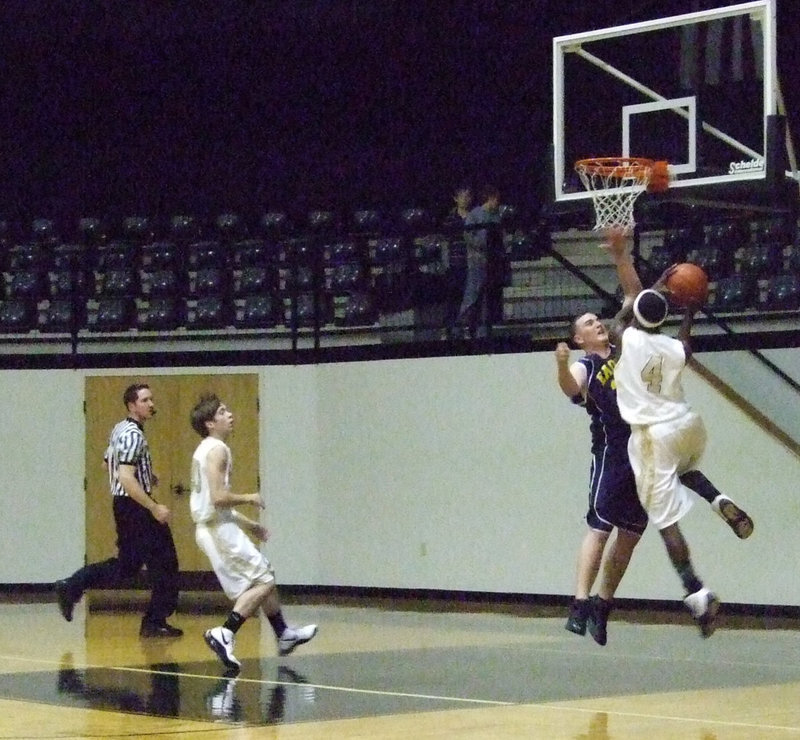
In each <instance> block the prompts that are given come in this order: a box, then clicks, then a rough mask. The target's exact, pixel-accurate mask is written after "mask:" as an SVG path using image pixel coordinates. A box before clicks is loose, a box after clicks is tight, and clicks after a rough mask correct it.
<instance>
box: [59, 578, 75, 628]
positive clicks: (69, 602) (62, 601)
mask: <svg viewBox="0 0 800 740" xmlns="http://www.w3.org/2000/svg"><path fill="white" fill-rule="evenodd" d="M55 587H56V600H57V601H58V610H59V611H60V612H61V616H62V617H64V619H66V620H67V621H68V622H71V621H72V610H73V608H74V607H75V602H76V601H78V599H79V598H80V596H79V597H78V599H76V598H73V593H74V592H73V590H72V588H71V587H70V583H69V581H68V580H67V579H66V578H65V579H64V580H61V581H56V583H55Z"/></svg>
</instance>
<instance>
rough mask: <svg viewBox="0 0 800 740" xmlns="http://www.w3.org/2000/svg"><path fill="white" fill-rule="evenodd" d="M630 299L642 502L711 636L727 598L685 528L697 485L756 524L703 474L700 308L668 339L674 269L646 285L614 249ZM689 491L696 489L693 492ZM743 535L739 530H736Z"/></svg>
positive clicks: (731, 515)
mask: <svg viewBox="0 0 800 740" xmlns="http://www.w3.org/2000/svg"><path fill="white" fill-rule="evenodd" d="M609 252H610V253H611V255H612V258H613V259H614V262H615V264H616V267H617V273H618V275H619V278H620V283H621V284H622V288H623V291H624V294H625V302H624V304H623V308H622V310H621V311H620V314H619V315H618V319H619V320H620V321H621V322H624V323H626V325H627V328H625V329H624V331H623V332H622V342H621V343H622V348H621V353H620V358H619V361H618V362H617V366H616V368H615V372H614V375H615V380H616V385H617V403H618V405H619V410H620V414H621V416H622V418H623V419H624V420H625V421H626V422H628V424H630V426H631V436H630V440H629V442H628V455H629V457H630V462H631V467H632V468H633V472H634V476H635V477H636V487H637V491H638V494H639V499H640V501H641V503H642V506H643V507H644V509H645V511H646V512H647V515H648V518H649V520H650V521H651V522H652V523H653V525H654V526H655V527H657V528H658V530H659V532H660V534H661V537H662V539H663V541H664V545H665V547H666V549H667V554H668V555H669V558H670V561H671V562H672V564H673V566H674V567H675V569H676V571H677V572H678V575H679V576H680V578H681V582H682V583H683V585H684V587H685V589H686V597H685V598H684V603H685V604H686V605H687V607H688V608H689V610H690V611H691V613H692V616H693V617H694V618H695V620H696V621H697V622H698V624H699V626H700V631H701V634H702V635H703V636H704V637H708V636H709V635H711V634H712V633H713V631H714V620H715V617H716V614H717V611H718V609H719V599H718V598H717V596H716V595H715V594H714V593H713V592H712V591H711V590H710V589H708V588H706V587H705V586H704V585H703V583H702V581H701V580H700V579H699V578H698V577H697V575H696V573H695V572H694V567H693V565H692V562H691V559H690V555H689V547H688V545H687V543H686V540H685V539H684V537H683V533H682V532H681V530H680V527H679V525H678V522H679V521H680V520H681V518H683V516H684V515H685V514H686V512H687V511H688V510H689V509H690V508H691V506H692V503H693V499H692V496H691V492H690V490H689V487H690V488H692V489H694V490H696V491H702V493H701V495H702V496H703V497H704V498H707V499H708V500H709V501H711V502H712V507H713V508H714V509H715V511H717V513H718V514H720V516H722V517H723V518H724V519H726V521H729V523H731V521H732V520H735V521H736V522H738V524H739V529H740V531H741V533H740V532H738V531H737V534H739V536H740V537H743V538H744V537H747V536H749V535H750V534H751V533H752V530H753V522H752V520H751V519H750V518H749V517H748V516H747V515H746V514H745V513H744V512H743V511H741V509H739V508H738V507H737V506H736V504H734V503H733V501H731V499H729V498H728V497H726V496H723V495H722V494H720V493H719V491H717V490H716V488H714V486H713V485H712V484H711V482H710V481H709V480H708V479H707V478H706V477H705V476H704V475H703V474H702V473H701V472H700V471H699V470H697V463H698V462H699V460H700V458H701V456H702V454H703V450H704V448H705V443H706V431H705V427H704V425H703V421H702V419H701V418H700V416H699V415H698V414H697V413H695V412H694V411H693V410H692V408H691V406H690V405H689V404H688V403H687V401H686V399H685V397H684V393H683V387H682V385H681V376H682V373H683V370H684V368H685V367H686V363H687V362H688V360H689V358H690V356H691V346H690V344H689V336H690V333H691V327H692V324H693V322H694V315H695V313H696V312H697V310H698V308H699V306H698V305H690V306H689V307H688V308H687V309H686V310H685V312H684V316H683V321H682V323H681V326H680V329H679V331H678V336H677V338H673V337H669V336H667V335H665V334H662V333H660V327H661V325H662V324H663V322H664V320H665V319H666V317H667V315H668V313H669V302H668V300H667V297H666V295H665V293H667V292H668V291H667V289H666V288H665V280H666V277H667V276H668V275H669V270H667V271H666V272H665V273H664V275H662V277H661V278H660V279H659V280H658V281H657V283H656V284H655V285H654V286H653V288H651V289H648V290H642V285H641V282H640V280H639V277H638V275H637V274H636V271H635V269H634V266H633V262H632V260H631V258H630V255H629V254H628V253H627V249H626V248H625V246H624V244H621V243H618V244H614V243H613V242H612V243H610V244H609ZM687 486H688V487H687ZM731 526H733V527H734V530H735V531H736V527H735V526H734V525H733V524H732V525H731Z"/></svg>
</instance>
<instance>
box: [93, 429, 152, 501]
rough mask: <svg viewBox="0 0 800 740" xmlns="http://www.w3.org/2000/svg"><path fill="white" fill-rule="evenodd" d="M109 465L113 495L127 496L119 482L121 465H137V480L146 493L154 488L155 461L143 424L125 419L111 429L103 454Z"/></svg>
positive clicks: (109, 479)
mask: <svg viewBox="0 0 800 740" xmlns="http://www.w3.org/2000/svg"><path fill="white" fill-rule="evenodd" d="M103 459H104V460H105V461H106V465H107V467H108V483H109V485H110V487H111V495H112V496H127V495H128V494H127V493H125V489H124V488H123V487H122V484H121V483H120V482H119V466H120V465H133V466H135V467H136V480H138V481H139V483H140V484H141V486H142V488H144V490H145V492H146V493H148V494H149V493H150V492H151V491H152V489H153V463H152V460H151V459H150V448H149V447H148V446H147V440H146V439H145V436H144V430H143V429H142V426H141V424H138V423H137V422H135V421H134V420H133V419H130V418H129V419H124V420H123V421H121V422H120V423H119V424H117V425H116V426H115V427H114V428H113V429H112V430H111V437H110V438H109V440H108V447H107V448H106V454H105V455H104V456H103Z"/></svg>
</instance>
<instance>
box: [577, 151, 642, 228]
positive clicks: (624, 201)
mask: <svg viewBox="0 0 800 740" xmlns="http://www.w3.org/2000/svg"><path fill="white" fill-rule="evenodd" d="M652 168H653V163H652V162H651V161H650V160H647V159H625V158H610V157H606V158H600V159H584V160H581V161H579V162H577V163H576V164H575V170H576V171H577V173H578V175H579V176H580V178H581V182H582V183H583V185H584V187H585V188H586V190H588V191H589V193H590V194H591V196H592V203H594V212H595V215H596V217H597V220H596V223H595V225H594V229H595V230H598V229H609V228H619V229H629V228H632V227H633V226H634V225H635V223H636V221H635V220H634V218H633V204H634V203H635V202H636V199H637V198H638V197H639V196H640V195H641V194H642V193H643V192H644V191H645V189H646V188H647V183H648V182H649V181H650V172H651V171H652Z"/></svg>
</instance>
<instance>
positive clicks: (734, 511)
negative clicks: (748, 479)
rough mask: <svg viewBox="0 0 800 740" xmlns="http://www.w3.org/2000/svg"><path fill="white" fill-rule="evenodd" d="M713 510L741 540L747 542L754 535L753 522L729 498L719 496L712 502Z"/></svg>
mask: <svg viewBox="0 0 800 740" xmlns="http://www.w3.org/2000/svg"><path fill="white" fill-rule="evenodd" d="M711 508H712V509H714V511H716V512H717V514H719V515H720V516H721V517H722V518H723V519H724V520H725V522H726V523H727V525H728V526H729V527H730V528H731V529H732V530H733V531H734V532H735V534H736V536H737V537H738V538H739V539H740V540H746V539H747V538H748V537H749V536H750V535H751V534H753V520H752V519H751V518H750V517H749V516H747V513H746V512H745V511H743V510H742V509H740V508H739V507H738V506H737V505H736V504H735V503H733V501H731V499H729V498H728V497H727V496H722V495H720V496H717V497H716V498H715V499H714V501H712V503H711Z"/></svg>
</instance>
